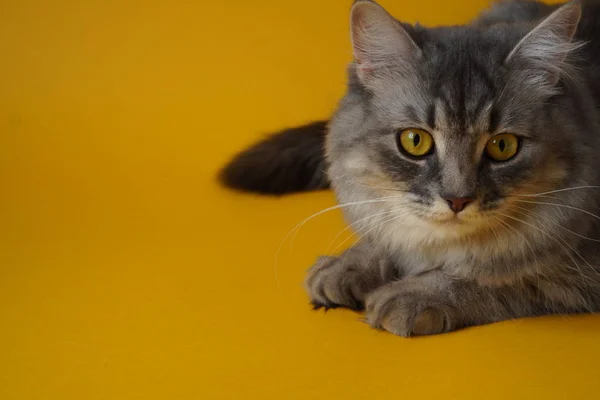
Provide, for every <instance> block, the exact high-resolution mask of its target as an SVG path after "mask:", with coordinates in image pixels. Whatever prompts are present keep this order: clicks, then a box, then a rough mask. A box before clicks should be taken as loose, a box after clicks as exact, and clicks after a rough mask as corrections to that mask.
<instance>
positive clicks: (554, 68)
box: [506, 0, 581, 84]
mask: <svg viewBox="0 0 600 400" xmlns="http://www.w3.org/2000/svg"><path fill="white" fill-rule="evenodd" d="M580 19H581V4H580V2H579V1H578V0H574V1H571V2H569V3H567V4H565V5H564V6H562V7H560V8H559V9H558V10H556V11H554V12H553V13H552V14H550V15H549V16H548V17H547V18H546V19H544V20H543V21H542V22H540V23H539V24H538V25H537V26H536V27H535V28H534V29H533V30H532V31H530V32H529V33H528V34H527V35H526V36H525V37H524V38H523V39H521V41H520V42H519V43H518V44H517V45H516V47H515V48H514V49H513V50H512V51H511V53H510V54H509V55H508V57H507V59H506V62H507V64H508V65H514V66H515V67H517V68H519V69H527V70H536V71H537V72H539V73H540V74H542V75H543V76H544V77H545V78H547V80H548V83H550V84H556V82H557V81H558V79H559V77H560V76H561V75H563V74H564V73H566V71H565V68H566V67H567V66H568V65H567V64H566V63H565V60H566V58H567V56H568V55H569V54H570V53H572V52H573V51H575V50H577V49H578V48H579V47H580V46H581V43H578V42H575V41H573V36H574V35H575V32H576V31H577V26H578V25H579V20H580ZM538 77H539V76H538Z"/></svg>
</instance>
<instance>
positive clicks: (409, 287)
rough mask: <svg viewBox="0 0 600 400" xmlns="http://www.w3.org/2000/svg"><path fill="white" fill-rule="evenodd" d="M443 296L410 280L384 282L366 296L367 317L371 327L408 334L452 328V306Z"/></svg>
mask: <svg viewBox="0 0 600 400" xmlns="http://www.w3.org/2000/svg"><path fill="white" fill-rule="evenodd" d="M442 298H443V296H439V293H435V292H432V289H429V290H428V288H427V287H422V286H421V285H414V284H412V282H410V280H407V282H404V281H398V282H394V283H390V284H387V285H384V286H382V287H380V288H378V289H377V290H375V291H373V292H371V293H369V294H368V295H367V298H366V320H367V322H368V323H369V324H371V325H372V326H373V327H374V328H377V329H385V330H386V331H388V332H391V333H393V334H396V335H399V336H404V337H409V336H418V335H434V334H438V333H444V332H448V331H449V330H451V325H452V320H451V318H452V310H451V307H449V306H448V305H447V304H444V302H443V300H442Z"/></svg>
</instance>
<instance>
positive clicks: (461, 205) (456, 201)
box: [444, 197, 474, 213]
mask: <svg viewBox="0 0 600 400" xmlns="http://www.w3.org/2000/svg"><path fill="white" fill-rule="evenodd" d="M444 200H446V203H448V206H449V207H450V209H451V210H452V211H454V212H455V213H459V212H461V211H462V210H464V209H465V207H466V206H467V205H468V204H469V203H472V202H473V201H474V199H473V198H471V197H444Z"/></svg>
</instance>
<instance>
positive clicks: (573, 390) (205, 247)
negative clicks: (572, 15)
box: [0, 0, 600, 400]
mask: <svg viewBox="0 0 600 400" xmlns="http://www.w3.org/2000/svg"><path fill="white" fill-rule="evenodd" d="M485 3H487V0H471V1H462V2H460V3H459V2H452V1H444V0H438V1H436V0H419V1H414V0H413V1H408V0H386V1H382V4H383V5H385V6H386V7H388V8H389V9H390V11H392V12H393V13H394V14H395V15H396V16H398V17H400V18H403V19H404V20H406V21H409V22H414V21H417V20H419V21H421V22H422V23H426V24H439V23H460V22H463V21H465V20H466V19H467V18H470V17H472V16H473V15H474V14H475V13H476V11H477V10H479V9H481V8H482V7H483V6H484V5H485ZM349 6H350V0H339V1H337V0H336V1H334V0H297V1H284V0H247V1H242V0H239V1H234V0H231V1H218V0H214V1H206V0H196V1H192V0H189V1H183V0H178V1H166V0H164V1H141V0H126V1H124V0H123V1H110V0H106V1H92V0H85V1H82V0H73V1H66V0H57V1H41V0H40V1H34V0H4V1H1V2H0V398H1V399H6V400H9V399H79V400H93V399H219V398H229V399H250V398H256V399H268V398H273V399H296V398H299V399H300V398H302V399H318V398H324V399H325V398H327V399H337V398H340V399H361V398H367V397H368V396H369V397H371V398H401V399H407V398H414V397H417V398H472V399H501V398H502V399H507V398H511V399H512V398H524V399H525V398H526V399H531V398H544V399H566V398H568V399H575V398H597V396H598V393H599V391H600V379H599V378H600V361H599V360H600V339H599V331H600V319H599V318H597V317H592V316H578V317H574V316H572V317H550V318H540V319H535V320H521V321H515V322H507V323H501V324H496V325H493V326H486V327H479V328H473V329H468V330H465V331H462V332H458V333H453V334H448V335H443V336H438V337H429V338H420V339H413V340H406V339H401V338H398V337H394V336H392V335H389V334H386V333H382V332H376V331H374V330H372V329H370V328H369V327H368V326H367V325H365V324H363V323H361V322H360V321H359V317H360V316H359V315H358V314H355V313H352V312H349V311H332V312H329V313H327V314H326V315H325V314H323V313H322V312H312V311H311V310H310V308H309V306H308V304H307V303H308V300H307V298H306V295H305V294H304V292H303V289H302V287H301V282H302V279H303V276H304V273H305V270H306V268H307V267H308V266H309V265H310V264H311V263H312V261H313V260H314V259H315V257H316V256H317V255H319V254H323V253H325V252H326V251H328V250H330V251H331V250H333V248H335V247H336V246H335V245H331V246H330V243H331V242H332V240H333V239H334V238H335V236H336V234H337V233H338V232H339V231H340V230H342V229H343V228H344V224H343V221H342V219H341V215H340V213H339V212H337V211H336V212H332V213H330V214H328V215H324V216H321V217H318V218H315V219H314V220H313V221H311V222H309V223H308V224H307V225H306V226H305V227H304V228H302V230H300V232H299V234H298V236H297V238H296V240H295V242H294V246H293V248H292V249H290V245H289V241H286V242H285V244H284V245H283V246H282V247H281V248H282V251H281V253H280V257H279V259H278V263H277V265H276V272H277V276H278V279H279V284H278V281H277V279H276V277H275V276H276V274H275V271H274V270H275V268H274V258H275V254H276V251H277V249H278V247H279V245H280V243H281V242H282V240H283V239H284V237H285V235H286V234H287V233H288V232H289V230H290V229H291V228H292V227H293V226H294V225H295V224H297V223H298V222H299V221H301V220H302V219H303V218H304V217H306V216H308V215H310V214H312V213H314V212H317V211H319V210H320V209H322V208H325V207H329V206H331V205H333V204H334V199H333V196H332V195H331V194H330V193H328V192H323V193H316V194H305V195H299V196H292V197H286V198H282V199H272V198H260V197H255V196H250V195H242V194H236V193H231V192H229V191H227V190H225V189H222V188H220V187H219V186H218V185H217V184H216V182H215V179H214V176H215V172H216V171H217V169H218V168H219V166H221V165H222V164H223V163H224V162H225V161H226V160H227V158H228V157H229V156H231V155H232V154H233V153H234V152H236V151H237V150H239V149H241V148H243V147H244V146H246V145H248V144H249V143H251V142H252V141H254V140H255V139H257V138H259V137H262V135H263V134H264V133H266V132H269V131H272V130H275V129H278V128H282V127H285V126H292V125H295V124H299V123H302V122H306V121H309V120H311V119H316V118H325V117H327V116H328V115H329V114H330V113H331V111H332V109H333V108H334V106H335V104H336V101H337V100H338V99H339V97H340V96H341V95H342V93H343V90H344V83H345V64H346V62H347V61H349V59H350V48H349V44H348V33H347V30H348V26H347V21H348V10H349ZM341 237H342V238H343V237H344V236H343V235H342V236H341ZM340 242H341V240H337V241H334V243H337V244H340Z"/></svg>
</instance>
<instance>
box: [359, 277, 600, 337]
mask: <svg viewBox="0 0 600 400" xmlns="http://www.w3.org/2000/svg"><path fill="white" fill-rule="evenodd" d="M588 290H592V289H591V288H588V289H583V288H582V287H580V286H579V285H577V284H575V283H574V282H571V283H569V280H565V281H563V283H561V284H560V285H559V284H557V283H556V281H544V280H543V279H542V280H537V279H536V281H535V284H533V283H529V284H528V283H520V284H514V285H511V286H506V287H503V286H501V287H484V286H480V285H479V284H477V283H476V282H475V281H464V280H461V279H457V278H454V277H451V276H449V275H447V274H445V273H443V272H441V271H433V272H429V273H427V274H424V275H421V276H416V277H409V278H405V279H402V280H399V281H395V282H390V283H387V284H385V285H383V286H381V287H379V288H378V289H376V290H375V291H373V292H371V293H369V294H368V296H367V297H366V319H367V321H368V322H369V323H370V324H371V325H372V326H373V327H375V328H380V329H385V330H387V331H389V332H392V333H394V334H396V335H400V336H413V335H431V334H437V333H443V332H449V331H453V330H456V329H460V328H464V327H467V326H472V325H482V324H487V323H492V322H498V321H503V320H508V319H515V318H522V317H532V316H539V315H545V314H556V313H574V312H585V311H597V309H598V304H597V300H594V299H592V298H591V297H590V295H589V293H590V292H589V291H588ZM594 290H596V291H597V288H596V289H594Z"/></svg>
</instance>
